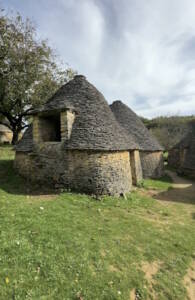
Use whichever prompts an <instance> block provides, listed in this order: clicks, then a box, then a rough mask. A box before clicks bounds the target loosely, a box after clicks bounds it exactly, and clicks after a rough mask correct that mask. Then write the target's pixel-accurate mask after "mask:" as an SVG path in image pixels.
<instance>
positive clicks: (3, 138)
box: [0, 125, 13, 144]
mask: <svg viewBox="0 0 195 300" xmlns="http://www.w3.org/2000/svg"><path fill="white" fill-rule="evenodd" d="M12 136H13V134H12V131H11V130H10V129H9V128H8V127H7V126H5V125H0V144H11V141H12Z"/></svg>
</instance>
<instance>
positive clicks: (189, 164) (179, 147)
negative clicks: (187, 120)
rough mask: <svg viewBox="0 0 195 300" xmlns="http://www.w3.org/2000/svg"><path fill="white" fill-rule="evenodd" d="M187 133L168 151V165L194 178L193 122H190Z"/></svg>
mask: <svg viewBox="0 0 195 300" xmlns="http://www.w3.org/2000/svg"><path fill="white" fill-rule="evenodd" d="M189 129H190V130H189V133H188V134H187V135H186V136H185V137H184V138H183V139H182V140H181V141H180V142H179V143H178V144H176V145H175V146H174V147H173V148H172V149H171V150H170V151H169V156H168V163H169V165H170V166H172V167H175V168H177V169H178V172H179V173H181V174H184V175H187V176H190V177H193V178H194V174H195V122H194V121H192V122H191V124H190V128H189Z"/></svg>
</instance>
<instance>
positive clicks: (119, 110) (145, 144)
mask: <svg viewBox="0 0 195 300" xmlns="http://www.w3.org/2000/svg"><path fill="white" fill-rule="evenodd" d="M110 108H111V110H112V112H113V113H114V115H115V118H116V120H117V121H118V122H119V124H120V125H121V126H122V127H123V128H124V130H125V131H126V133H127V134H128V135H129V137H130V138H131V139H133V140H134V141H135V142H136V144H137V145H138V149H139V150H143V151H162V150H163V147H162V146H161V145H160V144H159V143H158V141H157V139H156V138H155V137H154V136H153V135H152V134H151V133H150V131H149V130H148V129H147V128H146V126H145V125H144V123H143V122H142V121H141V119H140V118H139V117H138V116H137V115H136V113H135V112H134V111H132V110H131V109H130V108H129V107H128V106H127V105H125V104H124V103H123V102H122V101H120V100H117V101H114V102H113V103H112V104H111V105H110Z"/></svg>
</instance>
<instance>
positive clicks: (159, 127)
mask: <svg viewBox="0 0 195 300" xmlns="http://www.w3.org/2000/svg"><path fill="white" fill-rule="evenodd" d="M141 119H142V121H143V122H144V124H145V125H146V127H147V128H148V129H149V130H150V131H151V132H152V133H153V135H154V136H156V138H157V139H158V141H159V142H160V144H161V145H162V146H163V147H164V148H165V149H167V150H169V149H170V148H172V147H173V146H174V145H175V144H176V143H178V142H179V141H180V140H181V139H182V138H183V137H184V136H185V135H186V134H187V133H188V132H189V130H190V126H189V125H190V122H191V121H192V120H195V116H181V117H179V116H172V117H158V118H154V119H152V120H149V119H146V118H141Z"/></svg>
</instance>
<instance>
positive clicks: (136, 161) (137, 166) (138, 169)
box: [130, 150, 143, 185]
mask: <svg viewBox="0 0 195 300" xmlns="http://www.w3.org/2000/svg"><path fill="white" fill-rule="evenodd" d="M130 162H131V173H132V181H133V184H134V185H137V184H138V183H139V182H140V181H141V180H142V179H143V174H142V166H141V160H140V154H139V151H138V150H134V151H131V152H130Z"/></svg>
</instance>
